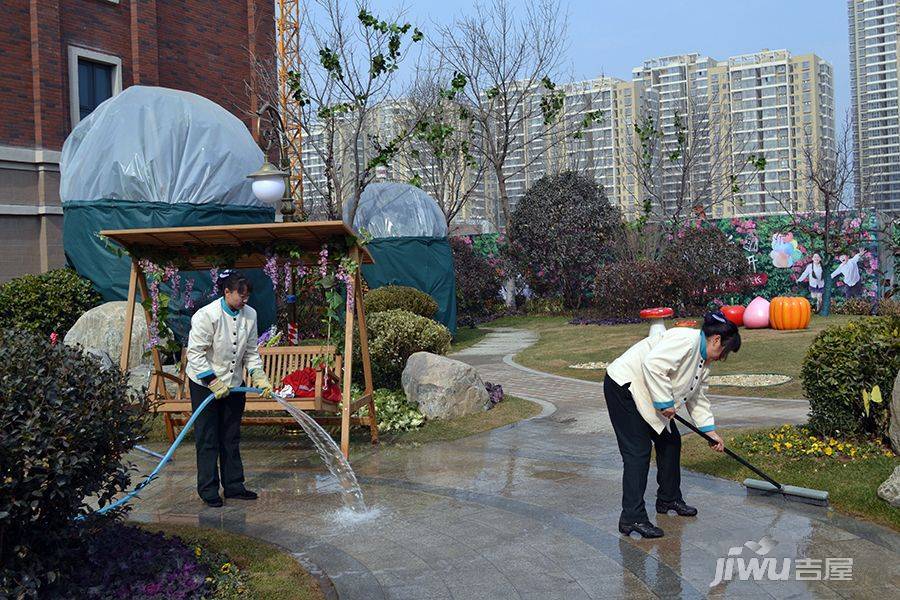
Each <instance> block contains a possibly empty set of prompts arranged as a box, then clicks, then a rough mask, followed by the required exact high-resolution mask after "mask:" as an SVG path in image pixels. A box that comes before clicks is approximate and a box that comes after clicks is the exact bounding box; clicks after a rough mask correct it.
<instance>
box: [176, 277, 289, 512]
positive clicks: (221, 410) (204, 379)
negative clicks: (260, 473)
mask: <svg viewBox="0 0 900 600" xmlns="http://www.w3.org/2000/svg"><path fill="white" fill-rule="evenodd" d="M218 288H219V291H220V292H221V293H222V296H221V297H220V298H217V299H216V300H214V301H213V302H211V303H209V304H207V305H206V306H204V307H203V308H201V309H200V310H198V311H197V312H196V313H195V314H194V316H193V317H192V318H191V333H190V335H189V337H188V350H187V356H188V363H187V375H188V378H189V379H190V391H191V408H192V409H193V410H197V407H199V406H200V404H201V403H202V402H203V401H204V400H206V398H208V397H209V395H210V394H211V393H212V394H215V396H216V398H215V400H213V401H212V402H211V403H210V404H209V405H208V406H207V407H206V408H205V409H204V410H203V412H202V413H200V415H199V416H198V417H197V420H196V421H195V423H194V438H195V443H196V446H197V493H198V494H199V495H200V498H201V499H202V500H203V501H204V502H206V504H208V505H209V506H213V507H219V506H222V504H223V502H222V498H221V497H220V496H219V483H220V481H221V484H222V488H223V490H224V492H225V497H226V498H238V499H241V500H255V499H256V498H257V495H256V493H254V492H251V491H250V490H248V489H247V488H245V487H244V466H243V464H242V462H241V451H240V440H241V417H242V416H243V414H244V403H245V400H246V398H245V395H244V394H238V393H233V392H232V391H231V389H232V388H235V387H239V386H242V385H244V375H243V372H244V369H246V370H247V373H248V374H249V375H250V380H251V385H252V386H253V387H256V388H259V389H260V390H262V394H263V395H264V396H267V397H270V396H271V395H272V384H271V383H270V382H269V379H268V377H267V376H266V373H265V371H264V370H263V364H262V360H261V359H260V357H259V350H258V349H257V338H258V332H257V327H256V311H255V310H254V309H253V308H252V307H250V306H247V300H248V299H249V297H250V292H251V291H252V288H251V286H250V282H249V281H247V278H246V277H244V276H243V275H241V274H240V273H237V272H236V271H224V272H223V273H221V274H220V276H219V281H218ZM217 463H218V466H217ZM220 471H221V480H220V477H219V473H220Z"/></svg>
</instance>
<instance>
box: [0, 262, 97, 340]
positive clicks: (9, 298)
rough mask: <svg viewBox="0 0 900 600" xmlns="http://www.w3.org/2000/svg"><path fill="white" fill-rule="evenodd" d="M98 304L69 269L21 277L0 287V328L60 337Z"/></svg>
mask: <svg viewBox="0 0 900 600" xmlns="http://www.w3.org/2000/svg"><path fill="white" fill-rule="evenodd" d="M100 302H101V298H100V295H99V294H98V293H97V292H96V291H94V287H93V285H92V284H91V282H90V281H88V280H87V279H84V278H82V277H80V276H79V275H78V274H77V273H76V272H75V271H73V270H72V269H56V270H54V271H48V272H47V273H43V274H41V275H23V276H22V277H17V278H16V279H11V280H10V281H7V282H6V283H4V284H3V285H0V327H6V328H11V329H18V330H27V331H34V332H36V333H39V334H41V335H42V336H44V337H45V338H46V336H49V335H50V334H51V333H53V332H54V331H55V332H56V333H58V334H59V335H60V337H62V336H64V335H65V334H66V332H67V331H68V330H69V329H70V328H71V327H72V325H74V324H75V321H77V320H78V317H80V316H81V315H82V314H83V313H84V312H86V311H88V310H90V309H91V308H94V307H95V306H97V305H98V304H100Z"/></svg>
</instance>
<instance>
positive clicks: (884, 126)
mask: <svg viewBox="0 0 900 600" xmlns="http://www.w3.org/2000/svg"><path fill="white" fill-rule="evenodd" d="M898 8H900V2H898V1H897V0H849V1H848V2H847V12H848V17H849V19H848V20H849V26H850V87H851V92H852V94H851V96H852V105H853V136H854V140H853V142H854V143H853V154H854V161H855V164H854V166H855V169H856V175H857V177H856V182H857V186H856V198H857V201H858V202H860V203H861V204H862V205H865V206H870V207H872V208H875V209H877V210H884V211H893V212H896V211H900V112H898V110H900V106H898V95H897V92H898V86H897V13H898Z"/></svg>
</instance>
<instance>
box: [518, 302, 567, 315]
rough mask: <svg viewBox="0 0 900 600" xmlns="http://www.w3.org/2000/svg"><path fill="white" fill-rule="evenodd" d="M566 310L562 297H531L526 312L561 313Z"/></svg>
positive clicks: (531, 313)
mask: <svg viewBox="0 0 900 600" xmlns="http://www.w3.org/2000/svg"><path fill="white" fill-rule="evenodd" d="M565 311H566V307H565V306H563V301H562V298H529V299H528V300H526V301H525V312H526V313H527V314H529V315H561V314H562V313H564V312H565Z"/></svg>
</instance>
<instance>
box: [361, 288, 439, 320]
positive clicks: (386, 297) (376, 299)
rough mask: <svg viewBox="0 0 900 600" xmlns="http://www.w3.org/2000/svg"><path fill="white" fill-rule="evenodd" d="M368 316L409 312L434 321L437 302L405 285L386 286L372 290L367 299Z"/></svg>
mask: <svg viewBox="0 0 900 600" xmlns="http://www.w3.org/2000/svg"><path fill="white" fill-rule="evenodd" d="M365 305H366V314H367V315H372V314H375V313H380V312H385V311H387V310H407V311H409V312H411V313H413V314H416V315H419V316H420V317H425V318H427V319H433V318H434V315H435V314H436V313H437V311H438V303H437V301H436V300H435V299H434V298H432V297H431V296H429V295H428V294H426V293H425V292H423V291H421V290H417V289H416V288H412V287H407V286H405V285H386V286H384V287H380V288H377V289H374V290H371V291H370V292H369V293H367V294H366V297H365Z"/></svg>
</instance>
